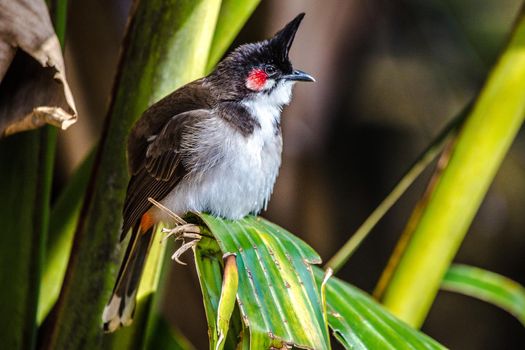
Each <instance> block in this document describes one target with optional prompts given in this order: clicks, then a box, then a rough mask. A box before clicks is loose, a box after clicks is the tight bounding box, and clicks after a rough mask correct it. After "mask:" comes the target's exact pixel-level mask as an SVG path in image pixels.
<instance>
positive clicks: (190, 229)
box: [162, 223, 202, 265]
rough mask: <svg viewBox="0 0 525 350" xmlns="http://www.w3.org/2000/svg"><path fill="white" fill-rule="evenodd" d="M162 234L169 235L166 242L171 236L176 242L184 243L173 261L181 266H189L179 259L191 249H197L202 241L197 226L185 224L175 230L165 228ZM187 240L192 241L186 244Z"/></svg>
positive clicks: (174, 255) (174, 254)
mask: <svg viewBox="0 0 525 350" xmlns="http://www.w3.org/2000/svg"><path fill="white" fill-rule="evenodd" d="M162 232H164V233H167V235H166V237H164V238H163V239H164V240H166V239H168V238H169V237H171V236H175V241H179V240H180V241H182V245H181V246H180V247H179V249H177V250H176V251H175V253H173V255H172V256H171V259H172V260H175V261H176V262H178V263H179V264H181V265H187V264H186V263H185V262H183V261H181V260H180V259H179V258H180V256H181V255H182V254H184V253H185V252H186V251H188V250H189V249H191V248H193V247H195V246H196V245H197V243H199V241H200V239H201V237H202V236H201V235H200V232H201V231H200V229H199V227H198V226H197V225H193V224H188V223H186V224H183V225H179V226H175V227H174V228H171V229H168V228H163V229H162ZM186 239H191V241H189V242H186Z"/></svg>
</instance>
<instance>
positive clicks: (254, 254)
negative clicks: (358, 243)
mask: <svg viewBox="0 0 525 350" xmlns="http://www.w3.org/2000/svg"><path fill="white" fill-rule="evenodd" d="M199 216H200V218H201V219H202V220H203V221H204V223H205V224H206V226H207V227H208V228H209V230H210V231H211V232H212V233H213V235H214V236H215V237H216V239H217V241H218V244H219V246H220V248H221V250H222V251H223V253H234V254H236V256H237V266H238V271H239V290H238V295H237V296H238V301H239V306H240V311H241V314H242V319H243V323H244V325H245V327H246V328H247V330H249V334H250V348H252V349H267V348H270V347H272V346H274V347H276V348H281V347H283V346H284V344H288V345H290V344H295V346H297V347H300V348H305V349H319V350H320V349H329V348H330V344H329V336H328V332H327V330H326V326H325V323H324V318H323V310H322V306H321V305H322V303H321V296H320V290H319V287H318V286H317V284H316V283H315V280H314V276H313V272H312V267H311V264H312V263H313V262H320V258H319V256H318V255H317V253H315V251H314V250H313V249H312V248H310V247H309V246H308V245H306V243H304V242H302V241H301V240H299V239H298V238H296V237H295V236H293V235H292V234H290V233H289V232H287V231H286V230H284V229H282V228H280V227H278V226H276V225H274V224H271V223H269V222H268V221H266V220H264V219H261V218H256V217H253V216H248V217H246V218H244V219H242V220H237V221H231V220H224V219H220V218H215V217H213V216H210V215H206V214H199ZM243 345H245V342H243Z"/></svg>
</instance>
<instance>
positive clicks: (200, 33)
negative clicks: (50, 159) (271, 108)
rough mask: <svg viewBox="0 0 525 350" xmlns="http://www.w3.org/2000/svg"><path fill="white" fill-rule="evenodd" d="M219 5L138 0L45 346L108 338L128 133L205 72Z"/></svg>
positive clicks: (95, 344)
mask: <svg viewBox="0 0 525 350" xmlns="http://www.w3.org/2000/svg"><path fill="white" fill-rule="evenodd" d="M219 7H220V1H219V0H201V1H176V0H151V1H139V2H138V3H137V2H136V3H135V4H134V9H133V13H134V15H133V18H132V20H131V22H130V25H129V30H128V32H127V34H126V38H125V41H124V49H123V54H122V56H121V61H120V67H119V73H118V76H117V78H116V81H115V87H114V93H113V98H112V103H111V106H110V110H109V112H108V116H107V118H106V121H105V126H104V133H103V136H102V140H101V142H100V146H99V148H98V152H97V155H96V158H95V165H94V168H93V173H92V176H91V180H90V183H89V186H88V190H87V196H86V198H85V201H84V205H83V208H82V212H81V215H80V220H79V222H78V226H77V230H76V233H75V238H74V242H73V251H72V253H71V259H70V261H69V265H68V269H67V273H66V278H65V280H64V285H63V288H62V291H61V295H60V298H59V300H58V302H57V304H56V308H55V312H54V313H53V314H52V316H53V317H52V318H51V319H50V322H49V328H48V332H47V333H48V337H47V338H46V340H45V342H44V348H47V349H66V348H67V349H70V348H74V349H98V348H100V346H101V344H102V342H103V338H104V336H103V333H102V332H101V328H100V327H101V319H100V317H101V314H102V309H103V307H104V304H105V302H106V301H107V298H108V297H109V294H110V292H111V289H112V287H113V284H114V278H115V272H116V270H117V264H118V263H119V262H120V250H118V249H116V248H117V247H118V236H119V229H120V224H121V218H120V215H121V214H120V213H121V208H122V205H123V200H124V195H125V191H126V185H127V182H128V179H129V177H128V173H127V166H126V159H125V145H126V137H127V134H128V132H129V130H130V128H131V126H132V124H133V123H134V121H135V120H136V119H137V118H138V117H139V116H140V114H141V113H142V112H143V111H144V110H145V109H146V107H147V106H148V105H150V104H151V103H153V102H154V101H156V100H158V99H159V98H161V97H163V96H165V95H166V94H167V93H169V92H171V91H173V90H175V89H176V88H177V87H179V86H181V85H183V84H185V83H187V82H189V81H191V80H193V79H195V78H198V77H200V76H202V75H203V73H204V69H205V66H206V63H207V56H208V50H209V46H210V45H211V40H212V35H213V30H214V28H215V22H216V18H217V15H218V12H219ZM106 337H107V336H106Z"/></svg>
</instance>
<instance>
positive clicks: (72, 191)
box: [37, 153, 95, 325]
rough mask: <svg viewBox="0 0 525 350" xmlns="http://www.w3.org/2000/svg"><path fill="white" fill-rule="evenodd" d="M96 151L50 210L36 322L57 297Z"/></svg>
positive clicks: (42, 318)
mask: <svg viewBox="0 0 525 350" xmlns="http://www.w3.org/2000/svg"><path fill="white" fill-rule="evenodd" d="M94 158H95V154H94V153H91V154H90V155H89V156H88V158H86V160H84V162H83V163H82V164H81V166H80V167H79V168H78V169H77V170H76V172H75V174H74V175H73V177H72V178H71V179H70V181H69V182H68V184H67V186H66V188H65V189H64V190H63V192H62V193H61V195H60V197H59V198H58V200H57V201H56V203H55V205H54V206H53V209H52V210H51V214H50V219H49V235H48V239H47V244H46V259H45V261H44V265H43V269H42V270H43V271H42V281H41V283H40V288H41V290H43V291H45V293H40V297H39V301H38V315H37V323H38V324H39V325H40V324H41V323H42V321H43V320H44V319H45V317H46V316H47V314H48V313H49V311H50V310H51V308H52V307H53V305H54V304H55V302H56V301H57V299H58V295H59V294H60V288H61V287H62V281H63V280H64V275H65V274H66V268H67V262H68V260H69V254H70V252H71V246H72V245H73V236H74V233H75V229H76V226H77V223H78V217H79V215H80V207H81V206H82V200H83V198H84V194H85V192H86V188H87V185H88V181H89V175H90V170H91V168H92V167H93V160H94Z"/></svg>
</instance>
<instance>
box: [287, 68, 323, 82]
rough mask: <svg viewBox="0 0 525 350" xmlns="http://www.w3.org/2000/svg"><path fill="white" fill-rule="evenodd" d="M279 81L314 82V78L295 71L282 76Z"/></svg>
mask: <svg viewBox="0 0 525 350" xmlns="http://www.w3.org/2000/svg"><path fill="white" fill-rule="evenodd" d="M281 79H285V80H291V81H312V82H313V81H315V79H314V77H312V76H311V75H310V74H308V73H305V72H303V71H301V70H298V69H295V70H294V71H293V72H292V74H287V75H283V76H282V77H281Z"/></svg>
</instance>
